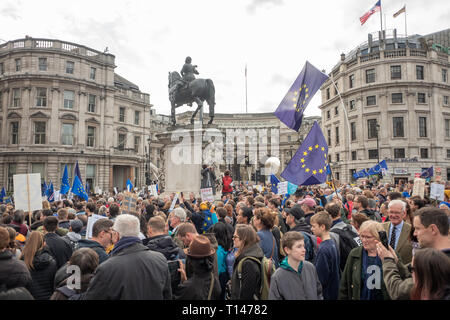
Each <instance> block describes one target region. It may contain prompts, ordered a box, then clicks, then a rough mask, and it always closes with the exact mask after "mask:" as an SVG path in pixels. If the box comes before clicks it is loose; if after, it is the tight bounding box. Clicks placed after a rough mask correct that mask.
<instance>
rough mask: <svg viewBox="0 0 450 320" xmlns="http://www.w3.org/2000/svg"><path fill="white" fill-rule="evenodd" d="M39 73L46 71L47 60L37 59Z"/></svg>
mask: <svg viewBox="0 0 450 320" xmlns="http://www.w3.org/2000/svg"><path fill="white" fill-rule="evenodd" d="M39 71H47V58H39Z"/></svg>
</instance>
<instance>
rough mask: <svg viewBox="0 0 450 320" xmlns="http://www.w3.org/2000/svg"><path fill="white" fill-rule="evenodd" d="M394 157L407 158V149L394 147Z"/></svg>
mask: <svg viewBox="0 0 450 320" xmlns="http://www.w3.org/2000/svg"><path fill="white" fill-rule="evenodd" d="M394 158H395V159H404V158H405V149H403V148H400V149H394Z"/></svg>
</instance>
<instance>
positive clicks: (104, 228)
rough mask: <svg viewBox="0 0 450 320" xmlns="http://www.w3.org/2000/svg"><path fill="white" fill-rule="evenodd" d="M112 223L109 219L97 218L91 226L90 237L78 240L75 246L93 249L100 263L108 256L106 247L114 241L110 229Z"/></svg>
mask: <svg viewBox="0 0 450 320" xmlns="http://www.w3.org/2000/svg"><path fill="white" fill-rule="evenodd" d="M113 225H114V222H112V221H111V220H109V219H100V220H97V221H96V222H95V223H94V225H93V226H92V238H91V239H81V240H79V241H78V243H77V247H76V248H77V249H81V248H90V249H92V250H94V251H95V252H96V253H97V255H98V263H99V264H102V263H103V262H105V261H106V260H107V259H108V258H109V256H108V254H107V253H106V249H107V248H108V247H109V246H111V244H113V242H114V239H113V231H112V229H111V228H112V227H113Z"/></svg>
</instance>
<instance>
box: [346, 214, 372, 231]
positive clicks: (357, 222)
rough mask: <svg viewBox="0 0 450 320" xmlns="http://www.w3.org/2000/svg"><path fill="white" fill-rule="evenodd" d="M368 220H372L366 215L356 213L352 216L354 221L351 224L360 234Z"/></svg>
mask: <svg viewBox="0 0 450 320" xmlns="http://www.w3.org/2000/svg"><path fill="white" fill-rule="evenodd" d="M367 220H370V219H369V217H368V216H366V215H365V214H363V213H354V214H353V215H352V219H351V220H350V223H351V225H352V226H353V227H354V228H355V229H356V230H357V231H358V232H359V228H360V227H361V225H362V224H363V223H364V222H365V221H367Z"/></svg>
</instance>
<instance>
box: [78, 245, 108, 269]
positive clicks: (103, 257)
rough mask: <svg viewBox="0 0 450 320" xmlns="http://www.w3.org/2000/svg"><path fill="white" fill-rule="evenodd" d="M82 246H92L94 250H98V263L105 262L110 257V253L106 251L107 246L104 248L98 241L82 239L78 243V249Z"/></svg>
mask: <svg viewBox="0 0 450 320" xmlns="http://www.w3.org/2000/svg"><path fill="white" fill-rule="evenodd" d="M81 248H91V249H92V250H94V251H95V252H97V254H98V264H101V263H103V262H104V261H106V260H107V259H108V258H109V256H108V254H107V253H106V250H105V248H103V246H102V245H101V244H100V243H98V242H97V241H94V240H88V239H81V240H79V241H78V243H77V249H81Z"/></svg>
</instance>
